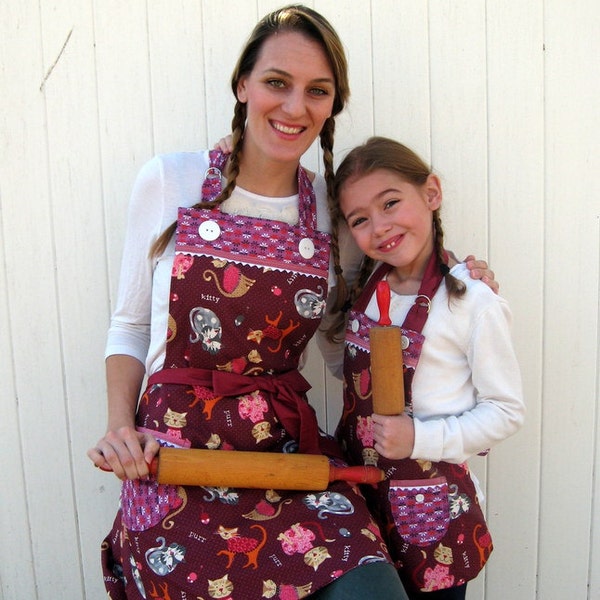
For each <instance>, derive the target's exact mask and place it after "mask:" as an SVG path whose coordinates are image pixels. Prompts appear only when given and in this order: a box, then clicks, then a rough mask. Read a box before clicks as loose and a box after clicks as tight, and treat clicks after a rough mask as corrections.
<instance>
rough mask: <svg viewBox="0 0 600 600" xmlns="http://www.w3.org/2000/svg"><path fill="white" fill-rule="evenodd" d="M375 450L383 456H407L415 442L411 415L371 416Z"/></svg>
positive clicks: (397, 457) (393, 457)
mask: <svg viewBox="0 0 600 600" xmlns="http://www.w3.org/2000/svg"><path fill="white" fill-rule="evenodd" d="M371 419H372V421H373V440H374V441H375V445H374V448H375V450H376V451H377V452H378V453H379V454H381V456H384V457H385V458H390V459H395V460H399V459H402V458H408V457H409V456H410V455H411V454H412V451H413V447H414V444H415V426H414V423H413V420H412V418H411V417H409V416H408V415H407V414H405V413H403V414H401V415H393V416H386V415H378V414H376V413H375V414H373V415H372V416H371Z"/></svg>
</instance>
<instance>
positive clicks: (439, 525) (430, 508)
mask: <svg viewBox="0 0 600 600" xmlns="http://www.w3.org/2000/svg"><path fill="white" fill-rule="evenodd" d="M388 499H389V502H390V509H391V511H392V516H393V517H394V523H395V525H396V529H397V531H398V533H399V534H400V536H401V537H402V539H403V540H404V541H406V542H408V543H409V544H413V545H415V546H423V547H424V546H429V545H430V544H432V543H433V542H438V541H439V540H441V539H442V538H443V537H444V535H445V534H446V532H447V531H448V526H449V523H450V502H449V499H448V482H447V481H446V478H445V477H435V478H433V479H414V480H391V481H390V489H389V491H388Z"/></svg>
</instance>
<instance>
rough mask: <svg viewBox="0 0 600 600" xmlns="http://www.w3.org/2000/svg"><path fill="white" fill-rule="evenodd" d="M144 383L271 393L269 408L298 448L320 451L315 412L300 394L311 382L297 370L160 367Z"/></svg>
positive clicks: (235, 393)
mask: <svg viewBox="0 0 600 600" xmlns="http://www.w3.org/2000/svg"><path fill="white" fill-rule="evenodd" d="M148 383H149V384H155V383H175V384H182V385H201V386H204V387H208V388H210V389H211V390H212V391H213V392H214V394H215V396H241V395H243V394H248V393H251V392H254V391H256V390H263V391H266V392H271V393H272V394H273V398H272V400H273V410H274V411H275V414H276V416H277V418H278V419H279V421H280V422H281V424H282V425H283V426H284V428H285V430H286V431H287V432H288V433H289V434H290V435H291V436H292V438H294V439H295V440H297V441H298V445H299V451H300V452H302V453H305V454H321V450H320V448H319V438H320V436H319V426H318V422H317V415H316V413H315V411H314V409H313V407H312V406H311V405H310V404H309V403H308V402H307V400H306V398H305V397H304V394H305V393H306V392H307V391H308V390H309V389H310V388H311V385H310V384H309V383H308V381H306V379H305V378H304V377H303V376H302V375H301V374H300V373H299V372H298V371H288V372H287V373H283V374H281V375H258V376H256V377H252V376H248V375H238V374H237V373H229V372H227V371H212V370H210V369H196V368H187V369H185V368H180V369H162V370H160V371H157V372H156V373H154V374H153V375H151V376H150V377H149V379H148Z"/></svg>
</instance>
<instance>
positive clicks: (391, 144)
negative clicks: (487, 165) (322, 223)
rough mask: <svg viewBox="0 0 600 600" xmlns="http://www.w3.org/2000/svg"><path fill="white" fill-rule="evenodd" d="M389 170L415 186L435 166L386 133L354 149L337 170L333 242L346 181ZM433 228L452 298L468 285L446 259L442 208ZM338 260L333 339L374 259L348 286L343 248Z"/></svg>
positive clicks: (366, 259) (367, 260) (435, 213)
mask: <svg viewBox="0 0 600 600" xmlns="http://www.w3.org/2000/svg"><path fill="white" fill-rule="evenodd" d="M380 169H383V170H386V171H391V172H393V173H397V174H398V175H400V176H401V177H402V179H404V180H405V181H407V182H409V183H412V184H413V185H415V186H422V185H424V184H425V182H426V181H427V178H428V177H429V175H431V169H430V168H429V166H428V165H427V164H426V163H425V161H423V159H421V157H420V156H419V155H418V154H416V153H415V152H414V151H413V150H411V149H410V148H408V147H406V146H405V145H403V144H401V143H400V142H397V141H395V140H391V139H389V138H385V137H378V136H375V137H371V138H369V139H368V140H367V141H366V142H365V143H364V144H362V145H361V146H357V147H356V148H354V149H353V150H351V151H350V152H349V153H348V154H347V155H346V157H345V158H344V160H343V161H342V163H341V164H340V166H339V167H338V170H337V172H336V174H335V181H334V190H333V192H334V198H335V202H333V203H332V205H331V207H330V212H331V228H332V232H333V233H332V245H333V244H337V243H338V238H339V235H338V234H339V228H340V225H341V224H342V223H344V222H345V219H344V215H343V214H342V211H341V208H340V203H339V197H340V193H341V191H342V188H343V187H344V185H345V184H346V182H347V181H348V180H349V179H351V178H355V177H364V176H365V175H368V174H370V173H372V172H373V171H377V170H380ZM433 229H434V252H436V254H437V257H438V262H439V265H440V269H441V271H442V273H443V274H444V282H445V285H446V289H447V290H448V297H449V298H458V297H460V296H462V295H463V294H464V293H465V290H466V287H465V285H464V283H463V282H462V281H459V280H458V279H456V278H455V277H454V276H453V275H451V274H450V272H449V268H448V265H447V264H446V261H445V260H444V231H443V229H442V219H441V216H440V209H439V208H438V209H436V210H435V211H433ZM333 256H334V261H335V272H336V275H337V285H336V288H337V295H336V298H335V302H334V303H333V305H332V307H331V312H332V313H334V314H335V313H337V314H336V317H335V319H334V321H333V322H332V325H331V326H330V327H329V329H328V330H327V337H328V338H329V339H330V340H331V341H334V340H338V341H339V336H340V335H341V334H342V332H343V328H344V325H345V315H344V310H345V309H347V307H349V306H351V305H352V304H354V302H355V301H356V299H357V298H358V296H359V295H360V292H361V291H362V289H363V287H364V285H365V283H366V281H367V280H368V278H369V276H370V274H371V272H372V270H373V267H374V261H373V259H371V258H369V257H368V256H365V257H364V258H363V262H362V264H361V268H360V271H359V273H358V276H357V278H356V281H355V282H354V284H353V285H352V287H351V288H350V289H348V286H347V283H346V280H345V279H344V275H343V273H342V269H341V267H340V265H339V251H338V252H333Z"/></svg>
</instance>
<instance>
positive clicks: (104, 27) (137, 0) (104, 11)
mask: <svg viewBox="0 0 600 600" xmlns="http://www.w3.org/2000/svg"><path fill="white" fill-rule="evenodd" d="M92 2H93V7H94V27H95V58H96V79H97V86H98V114H97V120H98V128H99V133H100V151H101V163H100V166H101V169H102V179H101V181H100V182H99V183H100V185H101V186H102V193H103V198H104V212H105V220H106V223H107V227H106V247H107V260H108V275H109V277H108V281H109V290H110V298H111V300H112V299H114V297H115V296H116V283H117V280H118V273H119V267H120V264H121V252H122V248H123V239H124V235H125V222H126V211H127V203H128V200H129V194H130V192H131V188H132V185H133V181H134V178H135V176H136V174H137V172H138V170H139V169H140V167H141V166H142V164H144V163H145V162H146V161H147V160H148V159H149V158H150V157H151V156H152V155H153V153H154V140H153V132H152V97H151V86H150V65H149V49H148V15H147V11H146V2H145V0H131V1H130V2H121V1H119V0H92Z"/></svg>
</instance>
